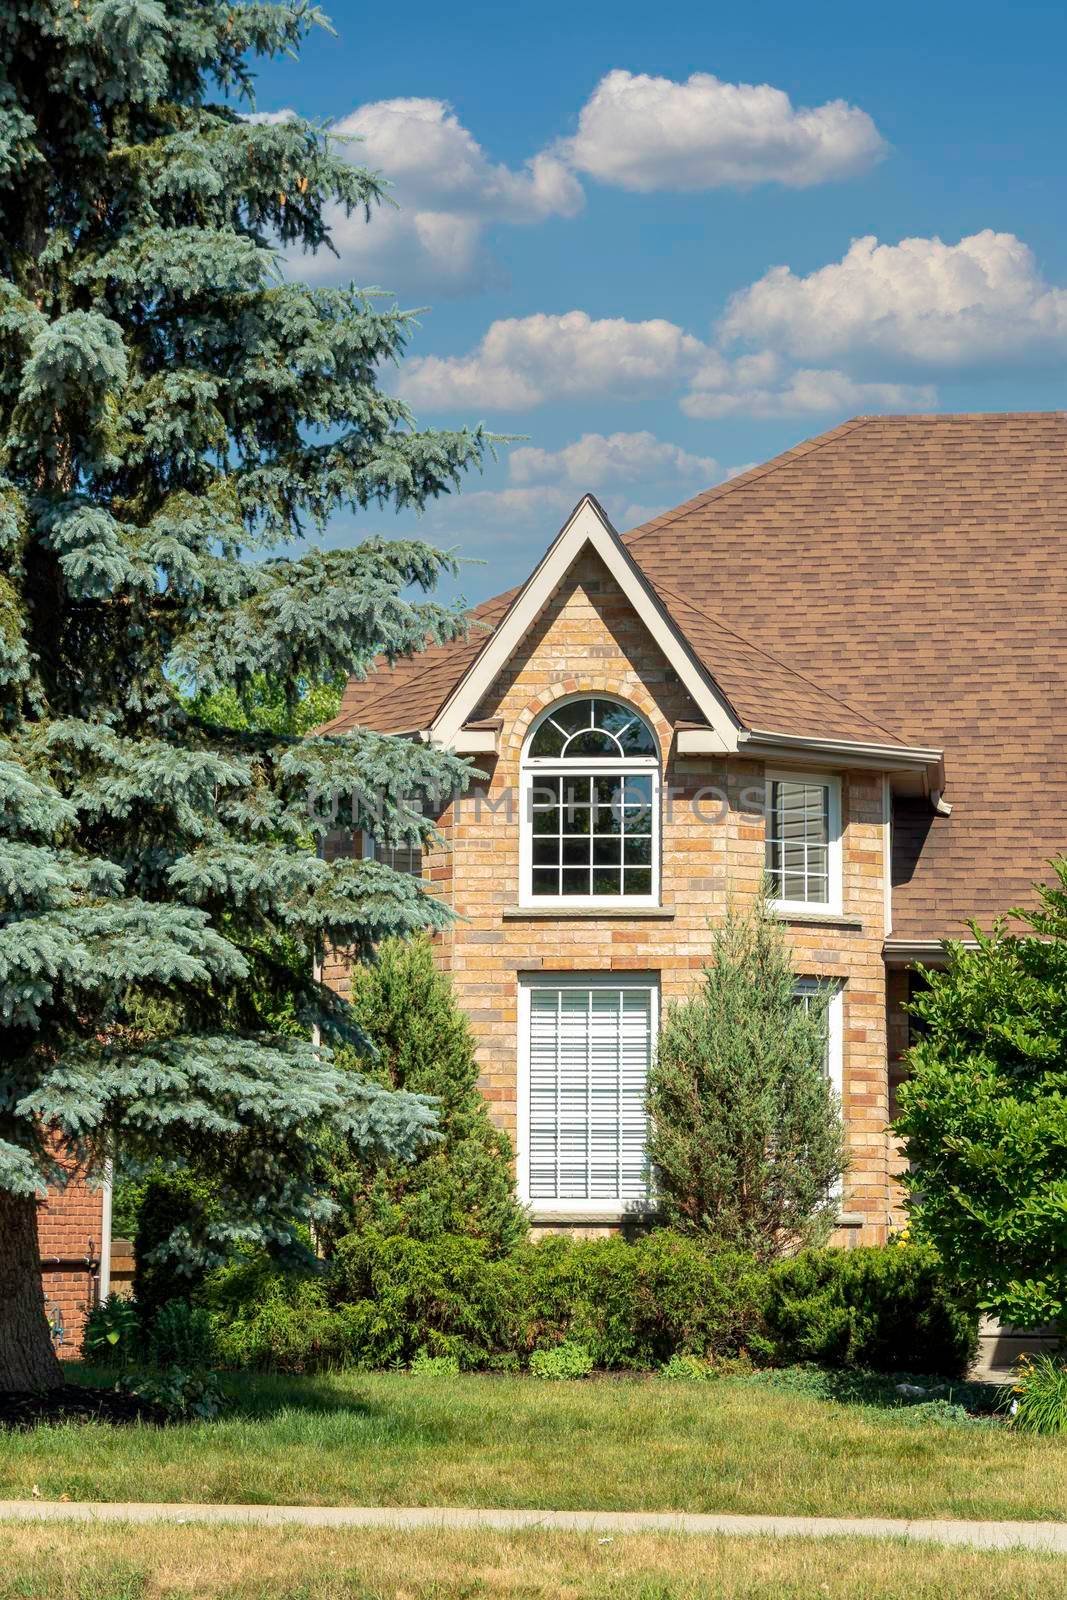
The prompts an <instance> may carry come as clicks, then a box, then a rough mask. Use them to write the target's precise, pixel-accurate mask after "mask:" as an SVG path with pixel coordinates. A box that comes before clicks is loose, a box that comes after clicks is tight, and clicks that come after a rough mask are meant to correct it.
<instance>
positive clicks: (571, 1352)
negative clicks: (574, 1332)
mask: <svg viewBox="0 0 1067 1600" xmlns="http://www.w3.org/2000/svg"><path fill="white" fill-rule="evenodd" d="M592 1370H593V1358H592V1356H591V1355H590V1354H589V1351H588V1350H587V1349H586V1348H585V1345H584V1344H575V1342H574V1340H573V1339H564V1341H563V1343H562V1344H550V1345H546V1346H545V1347H544V1349H542V1350H535V1351H534V1353H533V1355H532V1356H531V1357H530V1372H531V1374H532V1375H533V1376H534V1377H535V1378H554V1379H559V1378H586V1377H588V1376H589V1374H590V1372H592Z"/></svg>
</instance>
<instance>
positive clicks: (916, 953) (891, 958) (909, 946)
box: [882, 934, 978, 967]
mask: <svg viewBox="0 0 1067 1600" xmlns="http://www.w3.org/2000/svg"><path fill="white" fill-rule="evenodd" d="M950 943H951V944H959V945H962V946H963V948H964V949H965V950H977V949H978V941H977V940H976V939H952V938H951V937H950V936H949V935H948V934H946V935H945V937H944V938H943V939H887V940H886V941H885V943H884V944H883V946H882V955H883V957H884V958H885V962H886V965H887V966H890V967H910V966H914V964H915V962H916V961H921V962H922V963H923V965H924V966H927V967H943V966H944V965H945V963H946V961H947V960H948V956H947V954H946V951H945V946H946V945H947V944H950Z"/></svg>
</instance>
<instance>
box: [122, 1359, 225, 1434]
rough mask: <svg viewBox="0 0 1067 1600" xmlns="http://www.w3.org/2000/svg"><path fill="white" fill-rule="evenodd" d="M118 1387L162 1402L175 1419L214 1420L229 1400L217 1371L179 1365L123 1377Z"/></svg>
mask: <svg viewBox="0 0 1067 1600" xmlns="http://www.w3.org/2000/svg"><path fill="white" fill-rule="evenodd" d="M118 1387H119V1388H120V1389H122V1390H123V1392H124V1393H126V1394H134V1395H137V1396H138V1398H139V1399H141V1400H148V1401H151V1403H152V1404H153V1405H157V1406H161V1407H162V1409H163V1410H164V1411H165V1412H166V1414H167V1418H168V1420H169V1421H171V1422H213V1421H214V1420H215V1418H216V1417H217V1416H218V1415H219V1413H220V1411H222V1409H223V1407H224V1406H225V1404H226V1397H225V1395H224V1394H223V1392H222V1390H221V1388H220V1387H219V1380H218V1378H217V1377H216V1375H215V1373H213V1372H183V1371H182V1370H181V1368H179V1367H170V1368H168V1369H167V1370H166V1371H165V1372H152V1373H144V1372H142V1373H137V1374H136V1375H133V1376H129V1377H124V1378H120V1379H119V1382H118Z"/></svg>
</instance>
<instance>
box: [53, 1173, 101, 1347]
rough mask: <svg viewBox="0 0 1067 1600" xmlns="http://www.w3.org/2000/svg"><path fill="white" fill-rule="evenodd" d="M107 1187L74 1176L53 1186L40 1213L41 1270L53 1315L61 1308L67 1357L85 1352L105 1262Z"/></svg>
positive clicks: (61, 1344)
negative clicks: (87, 1319)
mask: <svg viewBox="0 0 1067 1600" xmlns="http://www.w3.org/2000/svg"><path fill="white" fill-rule="evenodd" d="M102 1221H103V1190H102V1189H99V1188H90V1187H89V1185H88V1183H86V1181H85V1179H84V1178H81V1177H74V1178H72V1179H71V1180H70V1182H69V1183H68V1184H67V1185H66V1186H65V1187H64V1188H63V1189H49V1190H48V1193H47V1196H46V1198H45V1200H44V1201H43V1203H42V1205H41V1208H40V1211H39V1212H38V1221H37V1237H38V1240H39V1242H40V1248H41V1275H42V1279H43V1282H44V1296H45V1302H46V1306H47V1309H48V1312H49V1314H50V1315H53V1314H54V1313H56V1312H58V1313H59V1316H60V1317H61V1318H62V1322H63V1340H62V1343H60V1344H58V1345H57V1350H58V1352H59V1354H60V1355H61V1356H62V1357H64V1358H65V1359H68V1360H69V1359H71V1358H76V1357H77V1356H78V1354H79V1353H80V1348H81V1335H82V1327H83V1325H84V1323H85V1314H86V1312H87V1311H88V1309H89V1307H90V1306H91V1305H92V1304H93V1301H94V1299H95V1296H96V1288H97V1269H98V1266H99V1261H100V1234H101V1224H102Z"/></svg>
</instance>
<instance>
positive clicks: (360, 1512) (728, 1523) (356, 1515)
mask: <svg viewBox="0 0 1067 1600" xmlns="http://www.w3.org/2000/svg"><path fill="white" fill-rule="evenodd" d="M4 1521H15V1522H176V1523H197V1522H200V1523H203V1522H213V1523H220V1522H222V1523H226V1522H228V1523H239V1524H243V1525H245V1526H248V1525H249V1524H251V1525H252V1526H254V1527H262V1528H276V1527H282V1526H285V1525H287V1524H289V1525H295V1526H297V1527H305V1528H399V1529H412V1530H416V1529H420V1528H459V1529H478V1528H495V1529H498V1530H499V1531H501V1532H513V1531H516V1530H521V1529H539V1528H543V1529H557V1530H559V1531H561V1532H567V1533H599V1534H605V1533H610V1534H620V1533H621V1534H626V1533H686V1534H730V1535H746V1534H747V1535H751V1534H764V1535H771V1536H772V1537H775V1538H796V1537H798V1536H799V1537H801V1538H809V1539H821V1538H826V1537H827V1536H828V1535H846V1536H850V1537H853V1538H855V1537H860V1538H866V1539H908V1540H920V1541H923V1542H927V1543H931V1544H955V1545H971V1546H973V1547H975V1548H977V1549H981V1550H1008V1549H1012V1548H1015V1549H1025V1550H1050V1551H1055V1552H1057V1553H1058V1554H1060V1555H1067V1522H1064V1523H1060V1522H954V1521H950V1520H945V1521H929V1522H919V1521H916V1522H910V1521H904V1520H903V1519H895V1518H891V1517H742V1516H728V1515H719V1514H717V1513H706V1512H695V1511H531V1510H514V1511H503V1510H501V1511H497V1510H474V1509H469V1508H466V1507H462V1506H397V1507H392V1506H251V1505H243V1506H221V1505H204V1506H200V1505H183V1504H181V1503H176V1504H159V1505H151V1504H142V1503H138V1502H129V1503H126V1504H123V1503H121V1502H116V1503H114V1504H112V1503H110V1502H106V1501H99V1502H94V1501H56V1500H0V1524H2V1523H3V1522H4Z"/></svg>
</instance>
